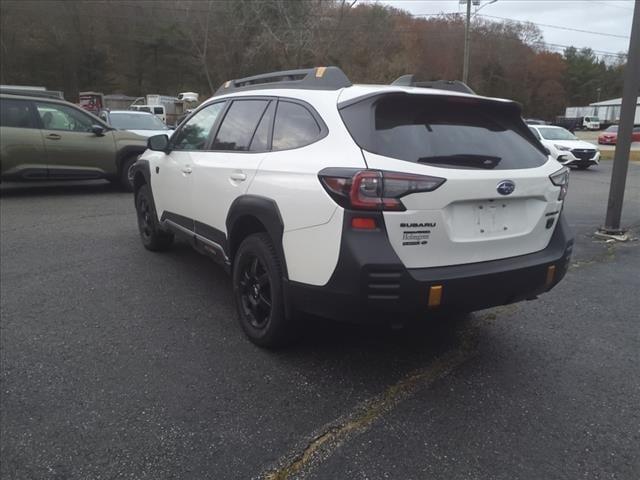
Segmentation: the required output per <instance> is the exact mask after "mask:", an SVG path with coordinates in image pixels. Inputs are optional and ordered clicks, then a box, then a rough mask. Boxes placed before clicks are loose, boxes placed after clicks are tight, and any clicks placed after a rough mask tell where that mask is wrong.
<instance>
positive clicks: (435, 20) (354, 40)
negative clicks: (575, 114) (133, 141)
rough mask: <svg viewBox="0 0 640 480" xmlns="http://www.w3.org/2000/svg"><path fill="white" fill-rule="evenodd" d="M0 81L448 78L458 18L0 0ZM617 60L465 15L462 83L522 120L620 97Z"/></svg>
mask: <svg viewBox="0 0 640 480" xmlns="http://www.w3.org/2000/svg"><path fill="white" fill-rule="evenodd" d="M0 40H1V44H0V47H1V49H0V83H2V84H20V85H41V86H46V87H48V88H49V89H52V90H62V91H63V92H64V93H65V97H66V98H67V99H68V100H70V101H77V94H78V92H79V91H83V90H96V91H102V92H104V93H125V94H128V95H132V96H141V95H144V94H147V93H160V94H173V95H175V94H177V92H180V91H197V92H199V93H200V94H201V96H202V97H207V96H208V95H210V94H212V93H213V92H214V91H215V90H216V88H217V87H218V86H219V85H220V84H222V83H223V82H224V81H226V80H228V79H231V78H239V77H244V76H249V75H254V74H258V73H264V72H269V71H274V70H285V69H293V68H301V67H307V66H316V65H337V66H339V67H341V68H342V69H343V70H344V71H345V73H346V74H347V75H348V76H349V78H350V79H351V81H352V82H354V83H389V82H391V81H393V80H394V79H395V78H397V77H399V76H401V75H404V74H407V73H414V74H416V76H417V78H418V79H420V80H434V79H448V80H454V79H459V78H460V77H461V74H462V57H463V48H464V19H463V18H462V17H461V16H460V15H455V14H454V15H434V16H427V17H416V16H412V15H410V14H409V13H408V12H406V11H403V10H399V9H396V8H392V7H389V6H384V5H381V4H375V3H374V4H372V3H366V4H359V3H357V2H355V1H353V0H306V1H289V0H235V1H214V0H155V1H154V0H144V1H143V0H137V1H136V0H85V1H82V0H64V1H63V0H44V1H42V0H40V1H36V0H3V1H2V2H1V3H0ZM624 63H625V58H624V56H623V55H621V56H619V57H611V58H609V59H608V61H604V60H602V59H599V58H598V57H597V56H596V54H595V53H594V52H593V51H592V50H590V49H582V50H577V49H575V48H566V49H564V51H563V52H557V51H554V49H553V48H549V47H548V46H547V45H546V44H545V43H544V39H543V36H542V33H541V31H540V30H539V29H538V28H537V27H536V26H535V25H533V24H531V23H522V22H515V21H500V22H496V21H488V20H486V19H484V18H481V17H479V16H478V17H476V18H474V20H473V23H472V30H471V63H470V72H469V84H470V86H471V87H472V88H473V89H474V90H475V91H476V92H478V93H479V94H482V95H488V96H498V97H506V98H511V99H514V100H516V101H518V102H520V103H521V104H522V105H523V108H524V113H525V115H526V116H529V117H539V118H545V119H551V118H553V117H554V116H555V115H558V114H561V113H562V112H563V111H564V108H565V107H566V106H569V105H587V104H589V103H591V102H594V101H596V99H597V98H598V97H600V98H601V99H603V100H604V99H607V98H612V97H619V96H621V92H622V72H623V69H624Z"/></svg>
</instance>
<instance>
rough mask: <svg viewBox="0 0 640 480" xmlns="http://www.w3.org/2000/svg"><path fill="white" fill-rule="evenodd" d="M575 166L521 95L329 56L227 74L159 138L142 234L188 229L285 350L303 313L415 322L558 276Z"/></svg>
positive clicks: (143, 172) (141, 207)
mask: <svg viewBox="0 0 640 480" xmlns="http://www.w3.org/2000/svg"><path fill="white" fill-rule="evenodd" d="M568 178H569V173H568V169H567V168H566V167H563V166H561V165H559V164H558V163H557V162H556V161H555V160H553V159H551V158H550V157H549V156H548V155H547V153H546V151H545V149H544V147H543V146H542V145H541V144H540V142H538V141H537V140H536V138H535V137H534V135H533V133H532V132H531V131H530V130H529V129H528V128H527V126H526V125H525V124H524V122H523V121H522V118H521V116H520V107H519V106H518V104H517V103H515V102H511V101H507V100H500V99H492V98H485V97H479V96H476V95H470V94H466V93H458V92H452V91H443V90H438V89H431V88H417V87H407V86H393V85H386V86H385V85H366V86H365V85H352V84H351V82H350V81H349V79H348V78H347V77H346V76H345V75H344V73H343V72H342V71H341V70H340V69H338V68H336V67H320V68H315V69H307V70H296V71H290V72H276V73H272V74H267V75H260V76H257V77H250V78H247V79H240V80H231V81H229V82H226V83H225V84H224V85H223V86H222V87H220V89H219V90H218V91H217V92H216V94H215V95H214V96H213V97H212V98H210V99H209V100H207V101H206V102H204V103H203V104H202V105H201V106H200V107H198V109H197V110H196V111H195V112H194V113H193V115H192V116H191V117H189V118H188V119H187V120H186V121H185V122H184V123H183V124H182V125H180V127H178V129H177V130H176V131H175V133H174V134H173V136H172V137H171V138H169V137H168V136H166V135H159V136H155V137H151V138H149V150H147V151H146V152H145V153H144V154H143V155H142V156H141V157H140V159H139V160H138V161H137V162H136V164H135V166H134V192H135V197H134V198H135V206H136V211H137V217H138V226H139V231H140V238H141V240H142V244H143V245H144V247H146V248H147V249H149V250H153V251H157V250H163V249H166V248H169V247H170V246H171V244H172V242H173V240H174V236H175V235H183V236H184V238H186V239H188V240H189V242H191V243H192V244H193V246H194V247H195V248H197V249H198V250H199V251H201V252H202V253H204V254H206V255H209V256H211V257H212V258H213V259H215V260H216V261H218V262H219V263H220V264H222V265H223V266H224V267H225V268H226V269H227V270H228V271H229V272H230V273H231V276H232V284H233V295H234V299H235V303H236V308H237V312H238V317H239V321H240V325H241V326H242V328H243V330H244V332H245V333H246V334H247V336H248V337H249V338H250V339H251V340H252V341H253V342H255V343H256V344H258V345H262V346H267V347H272V346H277V345H280V344H282V343H283V342H285V341H287V340H289V339H290V338H291V337H290V335H291V333H292V332H293V331H295V330H296V328H299V327H300V326H301V324H300V323H299V322H300V320H299V317H298V315H297V314H298V313H299V312H305V313H312V314H315V315H320V316H325V317H330V318H335V319H339V320H346V321H354V322H361V323H364V324H371V323H373V322H380V321H382V322H394V323H400V322H405V321H409V320H410V319H414V318H418V319H422V320H424V319H425V317H428V316H429V315H430V314H433V313H434V312H446V311H448V310H462V311H472V310H477V309H482V308H487V307H491V306H495V305H504V304H508V303H512V302H517V301H520V300H523V299H533V298H535V297H536V296H537V295H539V294H541V293H543V292H546V291H548V290H550V289H551V288H553V287H554V286H555V285H556V284H557V283H558V282H559V281H560V280H561V279H562V277H563V276H564V275H565V272H566V269H567V265H568V263H569V258H570V256H571V251H572V244H573V239H572V235H571V234H570V232H569V230H568V227H567V224H566V222H565V221H564V217H563V215H562V210H563V209H562V205H563V202H564V199H565V196H566V194H567V187H568Z"/></svg>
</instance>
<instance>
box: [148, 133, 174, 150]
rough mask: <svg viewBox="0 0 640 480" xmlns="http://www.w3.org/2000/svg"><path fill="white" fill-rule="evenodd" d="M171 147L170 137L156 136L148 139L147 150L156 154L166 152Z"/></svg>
mask: <svg viewBox="0 0 640 480" xmlns="http://www.w3.org/2000/svg"><path fill="white" fill-rule="evenodd" d="M168 146H169V137H167V136H166V135H164V134H162V135H154V136H153V137H149V138H148V139H147V148H148V149H149V150H154V151H156V152H166V151H167V147H168Z"/></svg>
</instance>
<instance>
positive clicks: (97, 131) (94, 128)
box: [91, 125, 105, 137]
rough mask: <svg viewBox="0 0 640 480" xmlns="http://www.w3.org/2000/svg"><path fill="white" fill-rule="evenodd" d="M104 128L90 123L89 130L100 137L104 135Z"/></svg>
mask: <svg viewBox="0 0 640 480" xmlns="http://www.w3.org/2000/svg"><path fill="white" fill-rule="evenodd" d="M104 131H105V128H104V127H103V126H102V125H91V132H92V133H93V134H95V136H96V137H102V136H103V135H104Z"/></svg>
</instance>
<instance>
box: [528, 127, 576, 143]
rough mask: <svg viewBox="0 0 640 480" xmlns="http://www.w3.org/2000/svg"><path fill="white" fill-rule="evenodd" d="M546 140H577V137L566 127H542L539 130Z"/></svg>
mask: <svg viewBox="0 0 640 480" xmlns="http://www.w3.org/2000/svg"><path fill="white" fill-rule="evenodd" d="M538 131H539V132H540V135H542V138H544V139H545V140H577V137H576V136H575V135H574V134H573V133H571V132H570V131H569V130H565V129H564V128H540V129H539V130H538Z"/></svg>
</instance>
